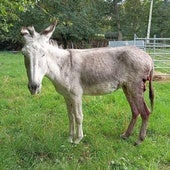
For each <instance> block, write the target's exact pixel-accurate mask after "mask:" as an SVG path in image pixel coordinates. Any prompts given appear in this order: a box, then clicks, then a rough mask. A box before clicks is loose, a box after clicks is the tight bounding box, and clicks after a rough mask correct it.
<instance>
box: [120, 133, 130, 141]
mask: <svg viewBox="0 0 170 170" xmlns="http://www.w3.org/2000/svg"><path fill="white" fill-rule="evenodd" d="M120 137H121V138H122V139H124V140H126V139H127V138H128V137H129V135H127V134H126V133H123V134H121V135H120Z"/></svg>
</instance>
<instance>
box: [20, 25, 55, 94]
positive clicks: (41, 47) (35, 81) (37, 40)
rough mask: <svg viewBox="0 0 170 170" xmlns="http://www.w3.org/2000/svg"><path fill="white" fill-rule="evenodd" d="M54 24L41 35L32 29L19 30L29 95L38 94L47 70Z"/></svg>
mask: <svg viewBox="0 0 170 170" xmlns="http://www.w3.org/2000/svg"><path fill="white" fill-rule="evenodd" d="M56 24H57V23H56V22H55V23H53V24H52V25H50V26H49V27H48V28H46V29H45V30H44V31H43V32H41V33H37V32H36V31H35V29H34V27H23V28H22V29H21V34H22V36H23V37H24V39H25V45H24V47H23V48H22V52H23V55H24V61H25V67H26V70H27V76H28V81H29V82H28V88H29V90H30V92H31V94H38V93H40V91H41V83H42V79H43V77H44V76H45V75H46V73H47V69H48V66H47V61H46V55H47V53H48V50H47V47H48V45H49V39H50V37H51V36H52V33H53V32H54V30H55V26H56Z"/></svg>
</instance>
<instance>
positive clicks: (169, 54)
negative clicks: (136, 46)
mask: <svg viewBox="0 0 170 170" xmlns="http://www.w3.org/2000/svg"><path fill="white" fill-rule="evenodd" d="M139 40H140V41H141V40H143V41H144V48H143V49H144V50H145V51H146V52H147V53H149V54H150V56H151V57H152V58H153V60H154V69H155V74H156V75H165V76H170V38H156V36H154V38H149V39H147V38H138V37H137V36H136V35H135V36H134V42H135V41H139Z"/></svg>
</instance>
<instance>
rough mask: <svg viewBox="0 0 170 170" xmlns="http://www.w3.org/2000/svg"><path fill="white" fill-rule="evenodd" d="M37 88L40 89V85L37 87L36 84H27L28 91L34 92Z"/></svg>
mask: <svg viewBox="0 0 170 170" xmlns="http://www.w3.org/2000/svg"><path fill="white" fill-rule="evenodd" d="M39 87H40V85H39V84H36V83H32V84H28V88H29V90H33V91H35V90H37V89H38V88H39Z"/></svg>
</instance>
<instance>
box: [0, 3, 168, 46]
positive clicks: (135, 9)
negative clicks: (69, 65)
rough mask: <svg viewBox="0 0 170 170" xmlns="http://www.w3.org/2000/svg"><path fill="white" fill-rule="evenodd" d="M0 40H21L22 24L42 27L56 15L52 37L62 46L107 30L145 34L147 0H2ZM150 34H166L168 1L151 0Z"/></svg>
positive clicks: (115, 34) (116, 34)
mask: <svg viewBox="0 0 170 170" xmlns="http://www.w3.org/2000/svg"><path fill="white" fill-rule="evenodd" d="M0 6H1V10H0V21H1V22H0V42H1V43H2V42H4V41H17V42H21V37H20V28H21V26H28V25H34V26H35V28H36V30H37V31H41V30H42V29H44V28H45V27H46V26H48V25H49V23H50V22H51V21H52V20H54V19H57V20H58V26H57V29H56V31H55V34H54V37H55V38H57V39H59V40H60V41H61V42H62V43H63V45H64V46H65V47H67V44H68V43H69V42H72V43H73V44H74V43H76V42H82V41H88V40H89V39H91V38H92V37H94V36H95V35H99V34H106V37H108V38H109V37H110V38H112V39H113V38H114V39H119V40H120V39H123V40H127V39H133V35H134V34H137V35H138V36H139V37H145V36H146V33H147V24H148V17H149V8H150V0H16V1H9V0H2V1H1V2H0ZM152 16H153V17H152V25H151V36H153V35H154V34H156V35H157V37H169V36H170V32H169V28H170V20H169V18H170V2H168V1H167V0H164V1H163V0H154V5H153V15H152Z"/></svg>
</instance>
